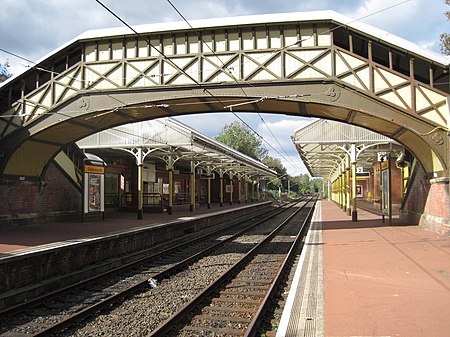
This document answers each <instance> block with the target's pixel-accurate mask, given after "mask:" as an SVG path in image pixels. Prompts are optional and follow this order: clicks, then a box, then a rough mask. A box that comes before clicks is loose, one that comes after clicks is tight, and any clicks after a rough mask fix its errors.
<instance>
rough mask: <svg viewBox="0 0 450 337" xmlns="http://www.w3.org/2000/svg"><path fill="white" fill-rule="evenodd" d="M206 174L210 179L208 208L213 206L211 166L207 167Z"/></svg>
mask: <svg viewBox="0 0 450 337" xmlns="http://www.w3.org/2000/svg"><path fill="white" fill-rule="evenodd" d="M206 175H207V180H208V209H210V208H211V166H209V165H208V166H207V167H206Z"/></svg>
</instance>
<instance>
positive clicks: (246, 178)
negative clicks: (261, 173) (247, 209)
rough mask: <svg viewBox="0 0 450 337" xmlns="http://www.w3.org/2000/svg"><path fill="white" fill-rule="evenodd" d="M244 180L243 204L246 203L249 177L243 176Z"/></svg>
mask: <svg viewBox="0 0 450 337" xmlns="http://www.w3.org/2000/svg"><path fill="white" fill-rule="evenodd" d="M244 180H245V190H244V193H245V203H248V182H249V177H248V175H245V177H244Z"/></svg>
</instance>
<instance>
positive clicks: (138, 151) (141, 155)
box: [125, 146, 154, 220]
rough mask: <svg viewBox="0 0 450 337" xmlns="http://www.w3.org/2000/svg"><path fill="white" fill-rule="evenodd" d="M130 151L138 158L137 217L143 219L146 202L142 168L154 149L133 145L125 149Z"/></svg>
mask: <svg viewBox="0 0 450 337" xmlns="http://www.w3.org/2000/svg"><path fill="white" fill-rule="evenodd" d="M125 151H127V152H128V153H131V154H132V155H133V156H134V158H135V159H136V165H137V218H138V220H142V219H143V218H144V206H143V205H144V203H143V191H142V186H143V182H142V180H143V179H142V169H143V165H144V160H145V157H147V155H149V154H150V153H152V152H153V151H154V149H150V148H148V147H141V146H140V147H133V148H130V149H125Z"/></svg>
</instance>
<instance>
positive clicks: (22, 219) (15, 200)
mask: <svg viewBox="0 0 450 337" xmlns="http://www.w3.org/2000/svg"><path fill="white" fill-rule="evenodd" d="M0 198H1V200H2V202H1V203H0V224H11V223H13V224H31V223H38V222H47V221H52V220H59V219H64V218H68V217H70V218H74V217H76V218H78V217H80V216H81V193H80V191H79V190H78V189H77V188H76V187H75V186H74V185H73V184H72V183H71V182H70V181H69V180H68V179H67V177H66V176H65V175H64V174H63V173H62V172H61V171H60V170H59V169H58V168H57V167H56V166H55V165H53V164H50V166H49V167H48V169H47V171H46V174H45V177H44V179H43V180H42V181H39V180H27V179H25V180H18V179H2V180H1V182H0Z"/></svg>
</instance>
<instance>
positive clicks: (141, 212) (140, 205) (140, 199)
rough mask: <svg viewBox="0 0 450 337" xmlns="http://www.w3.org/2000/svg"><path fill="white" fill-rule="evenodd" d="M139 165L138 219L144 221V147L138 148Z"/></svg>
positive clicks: (137, 159) (137, 162) (137, 158)
mask: <svg viewBox="0 0 450 337" xmlns="http://www.w3.org/2000/svg"><path fill="white" fill-rule="evenodd" d="M136 164H137V192H138V193H137V218H138V220H142V219H143V218H144V207H143V194H142V185H143V184H142V166H143V164H144V156H143V154H142V147H140V148H138V152H137V156H136Z"/></svg>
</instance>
